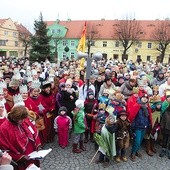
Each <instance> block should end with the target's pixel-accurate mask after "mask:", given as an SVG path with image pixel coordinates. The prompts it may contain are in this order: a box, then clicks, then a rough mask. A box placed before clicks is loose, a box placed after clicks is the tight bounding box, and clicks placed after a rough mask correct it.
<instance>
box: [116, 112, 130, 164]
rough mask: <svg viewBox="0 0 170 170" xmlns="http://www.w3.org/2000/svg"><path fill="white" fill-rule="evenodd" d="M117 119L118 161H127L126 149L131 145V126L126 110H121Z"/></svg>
mask: <svg viewBox="0 0 170 170" xmlns="http://www.w3.org/2000/svg"><path fill="white" fill-rule="evenodd" d="M118 115H119V116H118V119H117V131H116V150H117V154H116V162H118V163H119V162H121V160H123V161H124V162H126V161H127V157H126V149H127V148H128V147H129V142H130V136H131V127H130V122H129V121H128V119H127V116H128V115H127V112H126V110H121V111H120V112H119V114H118Z"/></svg>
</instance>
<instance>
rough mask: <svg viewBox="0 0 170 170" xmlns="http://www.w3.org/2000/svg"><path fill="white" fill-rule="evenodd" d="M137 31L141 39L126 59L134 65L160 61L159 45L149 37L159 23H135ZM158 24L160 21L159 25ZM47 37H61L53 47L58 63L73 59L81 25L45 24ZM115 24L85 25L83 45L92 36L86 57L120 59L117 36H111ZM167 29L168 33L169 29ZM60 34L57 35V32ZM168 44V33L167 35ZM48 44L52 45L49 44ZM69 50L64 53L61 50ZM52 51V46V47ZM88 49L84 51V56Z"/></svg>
mask: <svg viewBox="0 0 170 170" xmlns="http://www.w3.org/2000/svg"><path fill="white" fill-rule="evenodd" d="M138 22H139V23H140V27H141V30H142V31H141V32H140V34H141V36H140V39H139V40H138V41H136V42H135V43H133V44H132V46H131V47H130V48H129V49H128V50H127V53H126V54H127V59H128V60H133V61H136V60H137V59H142V61H144V62H146V61H156V60H158V59H159V57H160V52H159V51H158V50H157V48H159V42H158V41H157V40H156V39H155V38H154V37H153V31H154V29H156V27H157V26H158V23H159V22H160V21H159V20H147V21H145V20H139V21H138ZM161 22H162V21H161ZM46 23H47V27H48V29H49V33H50V34H51V35H52V36H53V37H55V36H56V34H54V33H55V32H57V30H58V32H60V33H63V32H64V34H62V37H61V36H59V37H60V42H59V43H58V46H57V50H56V51H57V52H58V60H59V61H61V60H63V59H65V58H66V57H68V58H76V57H77V52H76V50H77V46H78V43H79V40H80V38H81V33H82V29H83V26H84V23H85V21H71V20H68V21H59V20H57V21H47V22H46ZM117 23H118V20H94V21H87V34H86V41H88V37H89V33H94V32H96V35H95V36H94V37H93V41H92V42H93V43H92V44H91V47H90V53H91V54H93V53H96V52H101V53H102V54H103V57H104V58H107V59H117V60H121V59H122V54H123V46H122V44H121V41H120V40H119V38H118V37H117V36H115V32H114V27H115V25H117ZM167 29H170V25H169V27H168V28H167ZM59 30H60V31H59ZM168 36H169V37H167V38H169V40H170V31H169V35H168ZM51 43H52V42H51ZM66 46H67V47H68V49H69V50H67V52H66V51H65V47H66ZM55 47H56V46H55ZM87 51H88V49H86V52H87ZM164 62H165V63H167V62H168V63H169V62H170V45H168V46H167V48H166V51H165V57H164Z"/></svg>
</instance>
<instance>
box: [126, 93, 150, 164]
mask: <svg viewBox="0 0 170 170" xmlns="http://www.w3.org/2000/svg"><path fill="white" fill-rule="evenodd" d="M148 101H149V99H148V95H147V94H142V95H141V96H139V98H138V99H137V102H136V103H134V105H133V106H132V109H131V111H130V113H129V117H128V119H129V120H130V122H131V123H132V125H131V126H132V129H133V131H134V135H135V138H134V141H133V144H132V151H131V157H130V158H131V160H132V161H136V156H138V157H141V156H142V154H141V153H140V152H139V149H140V146H141V143H142V140H143V138H144V136H145V133H146V130H147V129H148V128H149V127H151V123H152V122H151V119H152V118H151V108H150V107H149V104H148Z"/></svg>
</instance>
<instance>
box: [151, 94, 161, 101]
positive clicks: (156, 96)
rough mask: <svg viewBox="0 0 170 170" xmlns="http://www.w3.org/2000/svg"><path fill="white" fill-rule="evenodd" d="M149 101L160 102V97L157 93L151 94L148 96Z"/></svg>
mask: <svg viewBox="0 0 170 170" xmlns="http://www.w3.org/2000/svg"><path fill="white" fill-rule="evenodd" d="M150 101H151V102H152V103H157V102H161V97H160V96H159V95H153V96H152V97H151V98H150Z"/></svg>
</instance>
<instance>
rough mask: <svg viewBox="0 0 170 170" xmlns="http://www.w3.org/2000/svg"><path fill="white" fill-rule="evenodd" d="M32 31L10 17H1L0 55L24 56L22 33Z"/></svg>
mask: <svg viewBox="0 0 170 170" xmlns="http://www.w3.org/2000/svg"><path fill="white" fill-rule="evenodd" d="M23 32H27V34H30V32H29V31H28V30H27V29H26V28H25V27H24V26H22V24H17V23H16V22H14V21H12V20H11V19H10V18H8V19H0V56H7V57H9V56H15V57H23V56H24V49H25V47H24V45H23V42H22V41H21V40H20V34H21V33H23Z"/></svg>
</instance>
